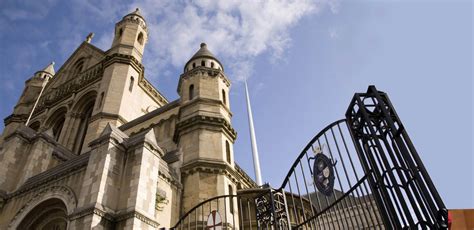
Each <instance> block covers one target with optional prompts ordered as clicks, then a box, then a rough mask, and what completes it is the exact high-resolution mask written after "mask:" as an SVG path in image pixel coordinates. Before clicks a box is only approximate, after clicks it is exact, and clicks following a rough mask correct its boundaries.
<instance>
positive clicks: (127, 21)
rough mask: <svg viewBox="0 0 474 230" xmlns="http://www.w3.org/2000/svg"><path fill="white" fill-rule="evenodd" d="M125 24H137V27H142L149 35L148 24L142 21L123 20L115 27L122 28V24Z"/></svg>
mask: <svg viewBox="0 0 474 230" xmlns="http://www.w3.org/2000/svg"><path fill="white" fill-rule="evenodd" d="M125 23H134V24H137V25H139V26H141V27H142V29H143V30H145V32H146V33H147V35H148V28H147V26H146V23H144V22H142V21H141V20H140V19H133V18H123V19H122V20H120V21H119V22H117V23H115V27H118V26H121V25H122V24H125ZM147 37H148V36H147Z"/></svg>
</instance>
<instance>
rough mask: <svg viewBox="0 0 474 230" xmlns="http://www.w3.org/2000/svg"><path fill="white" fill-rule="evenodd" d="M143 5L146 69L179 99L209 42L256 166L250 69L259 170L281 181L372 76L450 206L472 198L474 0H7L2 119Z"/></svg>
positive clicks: (246, 157)
mask: <svg viewBox="0 0 474 230" xmlns="http://www.w3.org/2000/svg"><path fill="white" fill-rule="evenodd" d="M93 2H97V3H96V4H93ZM135 7H140V8H141V9H142V11H143V14H144V15H145V17H146V19H147V22H148V24H149V27H150V28H149V29H150V38H149V42H148V44H147V48H146V51H145V57H144V64H145V66H146V75H147V78H148V79H150V80H151V81H152V82H153V83H154V85H155V86H156V87H157V88H158V89H159V90H160V91H161V92H163V93H164V94H165V95H166V96H167V98H169V99H170V100H174V99H176V98H177V93H176V87H177V81H178V78H179V74H180V73H181V71H182V67H183V65H184V64H185V62H186V61H187V59H189V58H190V57H191V56H192V54H194V52H196V51H197V49H198V48H199V43H200V42H201V41H205V42H207V43H208V47H209V49H210V50H211V51H213V52H214V53H215V54H216V55H217V56H218V57H219V59H220V61H221V62H222V63H223V64H224V66H225V67H226V73H227V75H228V76H229V77H230V78H231V79H232V82H233V86H232V92H231V94H230V95H231V107H232V111H233V113H234V116H233V125H234V128H235V129H236V130H237V132H238V139H237V142H236V143H235V146H234V152H235V156H236V160H237V162H238V163H239V164H240V165H241V166H242V167H243V168H244V169H246V171H247V172H248V173H249V174H250V175H251V176H253V168H252V158H251V152H250V143H249V135H248V127H247V117H246V110H245V100H244V91H243V89H244V88H243V85H242V79H244V78H248V79H249V87H250V91H251V97H252V103H253V104H252V106H253V111H254V121H255V127H256V132H257V139H258V144H259V151H260V154H261V155H260V161H261V165H262V175H263V179H264V180H265V181H268V182H270V183H271V184H272V185H273V186H275V187H278V186H279V185H280V184H281V182H282V180H283V177H284V176H285V175H286V173H287V170H288V169H289V167H290V166H291V164H292V163H293V160H294V158H296V156H297V155H298V153H299V152H300V151H301V149H302V148H303V147H304V146H305V145H306V143H307V142H308V141H309V140H310V139H311V138H312V137H313V136H314V135H315V134H316V133H317V132H318V131H319V130H320V129H322V128H324V127H325V126H326V125H327V124H329V123H330V122H332V121H335V120H337V119H340V118H343V116H344V112H345V110H346V108H347V106H348V103H349V101H350V99H351V97H352V95H353V93H354V92H364V91H365V90H366V89H367V86H368V85H370V84H375V85H376V86H377V87H378V88H379V89H380V90H383V91H386V92H387V93H389V96H390V97H391V100H392V102H393V103H394V105H395V107H396V109H397V111H398V114H399V115H400V117H401V119H402V121H403V122H404V124H405V127H406V128H407V131H408V133H409V134H410V136H411V139H412V141H413V142H414V144H415V146H416V148H417V150H418V152H419V154H420V156H421V158H422V159H423V160H424V162H425V166H426V167H427V169H428V171H429V173H430V175H431V177H432V179H433V181H434V183H435V185H436V186H437V188H438V190H439V192H440V193H441V196H442V198H443V199H444V201H445V203H446V205H447V206H448V208H468V207H470V208H472V207H474V197H473V196H474V195H472V194H474V171H473V165H474V158H473V156H472V155H473V153H474V152H473V139H474V138H473V129H474V126H473V94H472V91H473V58H472V54H473V45H472V41H473V40H472V39H473V37H472V34H473V25H472V22H473V16H472V14H473V5H472V3H471V2H470V1H467V0H466V1H461V0H454V1H447V0H445V1H425V0H418V1H395V0H392V1H375V0H374V1H336V0H322V1H298V2H292V1H282V2H269V1H268V2H267V1H262V2H258V3H255V2H252V3H251V2H245V1H219V3H215V2H211V1H206V0H200V1H193V2H184V1H153V0H143V1H136V2H133V3H131V2H130V1H112V0H105V1H87V0H72V1H58V0H44V1H35V0H20V1H13V0H2V1H1V2H0V44H1V50H2V54H1V55H0V56H1V62H0V70H1V72H2V73H3V74H2V75H1V80H2V82H3V84H1V85H0V87H1V90H0V97H1V98H2V100H1V101H0V117H2V118H4V117H6V116H8V115H9V114H10V113H11V112H12V108H13V106H14V104H15V103H16V101H17V100H18V97H19V95H20V94H21V91H22V89H23V85H24V81H25V80H26V79H28V78H29V77H31V76H32V75H33V73H34V72H36V71H37V70H39V69H41V68H43V67H44V66H46V65H47V64H48V63H49V62H51V61H55V62H56V63H57V64H56V70H58V69H59V67H60V66H61V64H62V63H64V61H65V60H66V58H67V57H68V56H69V55H70V54H71V53H72V52H73V51H74V50H75V49H76V48H77V47H78V46H79V44H80V43H81V42H82V41H83V40H84V39H85V37H86V36H87V34H88V33H89V32H94V33H95V37H94V39H93V41H92V43H93V44H94V45H96V46H98V47H100V48H102V49H108V48H109V47H110V44H111V41H112V33H113V30H114V23H115V22H116V21H118V20H119V19H120V18H121V17H122V16H123V15H125V14H126V13H128V12H130V11H132V10H133V9H134V8H135ZM2 129H3V125H2Z"/></svg>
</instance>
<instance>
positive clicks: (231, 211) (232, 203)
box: [229, 185, 234, 214]
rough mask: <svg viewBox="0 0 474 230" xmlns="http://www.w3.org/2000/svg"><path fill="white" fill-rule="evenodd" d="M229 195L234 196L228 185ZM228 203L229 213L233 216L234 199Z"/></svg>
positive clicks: (230, 186)
mask: <svg viewBox="0 0 474 230" xmlns="http://www.w3.org/2000/svg"><path fill="white" fill-rule="evenodd" d="M229 195H234V189H233V188H232V185H229ZM229 201H230V205H229V209H230V213H232V214H234V199H233V198H231V199H229Z"/></svg>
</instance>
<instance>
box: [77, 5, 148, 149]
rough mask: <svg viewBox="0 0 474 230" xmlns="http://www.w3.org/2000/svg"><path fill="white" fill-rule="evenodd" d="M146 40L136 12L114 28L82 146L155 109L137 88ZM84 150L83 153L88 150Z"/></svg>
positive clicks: (145, 29)
mask: <svg viewBox="0 0 474 230" xmlns="http://www.w3.org/2000/svg"><path fill="white" fill-rule="evenodd" d="M147 39H148V29H147V26H146V21H145V18H144V17H143V16H142V14H141V13H140V10H139V9H138V8H137V9H136V10H135V11H133V12H132V13H129V14H127V15H125V16H124V17H123V18H122V19H121V20H120V21H119V22H117V23H116V24H115V35H114V40H113V42H112V47H111V48H110V49H109V50H108V51H107V52H106V55H107V56H106V57H105V59H104V61H103V77H102V79H101V82H100V86H99V88H98V90H97V101H96V103H95V108H94V110H93V112H92V116H91V121H90V123H89V128H88V129H87V130H88V131H87V135H86V137H85V142H84V143H89V142H90V141H92V140H94V139H95V138H97V137H98V136H99V135H100V134H101V132H102V130H103V129H104V128H105V127H106V125H107V123H110V124H111V125H113V126H116V127H118V126H120V125H122V124H124V123H126V122H128V121H131V120H133V119H135V118H137V117H139V116H141V115H143V112H142V109H143V108H146V107H148V106H157V103H156V102H155V101H152V100H151V99H149V97H146V96H144V95H146V94H145V92H144V91H143V90H142V89H141V88H140V86H139V83H140V80H141V79H143V78H144V71H145V68H144V66H143V64H142V58H143V50H144V48H145V44H146V41H147ZM89 130H90V131H89ZM86 147H87V146H86ZM83 149H84V150H82V152H84V151H87V150H88V148H83Z"/></svg>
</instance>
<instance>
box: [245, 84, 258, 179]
mask: <svg viewBox="0 0 474 230" xmlns="http://www.w3.org/2000/svg"><path fill="white" fill-rule="evenodd" d="M245 94H246V96H247V113H248V117H249V131H250V140H251V142H252V154H253V167H254V169H255V180H256V181H257V185H258V186H262V175H261V174H260V161H259V159H258V149H257V139H256V138H255V128H254V127H253V117H252V108H251V107H250V97H249V89H248V87H247V79H245Z"/></svg>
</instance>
